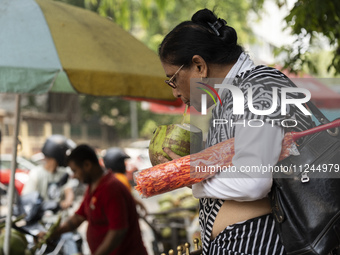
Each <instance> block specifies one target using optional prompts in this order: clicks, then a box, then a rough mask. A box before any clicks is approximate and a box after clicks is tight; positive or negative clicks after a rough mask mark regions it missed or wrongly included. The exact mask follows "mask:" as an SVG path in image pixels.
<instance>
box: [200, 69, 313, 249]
mask: <svg viewBox="0 0 340 255" xmlns="http://www.w3.org/2000/svg"><path fill="white" fill-rule="evenodd" d="M232 84H233V85H234V86H237V87H238V88H239V89H240V90H241V91H242V92H243V95H244V96H245V98H246V99H247V98H248V88H250V87H251V88H252V92H253V95H252V99H253V106H254V108H256V109H258V110H266V109H270V107H271V105H272V98H273V88H274V87H276V88H277V95H278V96H277V98H278V103H277V107H276V110H275V111H274V112H273V113H272V114H270V115H256V114H253V113H252V112H251V111H250V109H249V108H248V102H247V101H248V100H245V105H244V108H245V110H244V114H242V115H234V114H233V100H232V93H231V92H230V91H229V90H226V91H225V92H224V94H223V99H222V100H223V105H222V106H220V105H217V106H216V107H215V108H214V109H213V111H212V120H213V119H226V120H227V122H226V124H224V125H222V124H221V125H215V127H214V126H213V125H212V123H211V125H210V128H209V132H208V137H207V141H206V145H207V147H210V146H213V145H215V144H217V143H220V142H222V141H224V140H227V139H230V138H232V137H234V135H235V125H230V124H229V125H228V124H227V123H231V121H232V122H234V123H235V122H237V121H238V120H243V119H246V120H250V119H257V120H262V121H268V120H275V121H273V123H274V124H275V125H280V124H281V121H283V120H287V119H293V120H295V121H296V123H297V126H295V127H294V128H292V129H290V130H287V131H302V130H305V129H308V128H310V127H311V119H310V117H309V116H306V115H304V114H303V113H302V111H301V110H300V109H298V108H297V107H296V106H295V105H287V109H286V110H287V111H286V112H287V115H286V116H283V115H281V100H280V99H281V89H282V88H288V87H296V86H295V84H294V83H293V82H292V81H291V80H289V78H288V77H286V76H285V75H284V74H283V73H281V72H280V71H278V70H276V69H274V68H270V67H266V66H257V67H255V68H253V69H251V70H248V71H246V72H244V73H241V74H240V75H238V76H236V77H235V79H234V80H233V83H232ZM301 97H304V95H301V94H299V93H287V95H286V98H287V99H293V98H301ZM287 124H289V123H288V122H287ZM290 126H293V125H290ZM223 202H224V200H221V199H214V198H201V199H200V211H199V220H200V226H201V238H202V244H203V255H205V254H208V249H209V244H210V237H211V233H212V228H213V225H214V222H215V219H216V216H217V214H218V212H219V210H220V208H221V206H222V204H223Z"/></svg>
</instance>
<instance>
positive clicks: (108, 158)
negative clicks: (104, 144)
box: [103, 147, 130, 173]
mask: <svg viewBox="0 0 340 255" xmlns="http://www.w3.org/2000/svg"><path fill="white" fill-rule="evenodd" d="M127 158H130V157H129V156H128V155H127V154H126V153H125V152H124V151H123V150H122V149H120V148H117V147H112V148H109V149H107V150H106V152H105V155H104V157H103V160H104V165H105V167H106V168H107V169H111V170H112V171H113V172H118V173H125V171H126V168H125V162H124V161H125V159H127Z"/></svg>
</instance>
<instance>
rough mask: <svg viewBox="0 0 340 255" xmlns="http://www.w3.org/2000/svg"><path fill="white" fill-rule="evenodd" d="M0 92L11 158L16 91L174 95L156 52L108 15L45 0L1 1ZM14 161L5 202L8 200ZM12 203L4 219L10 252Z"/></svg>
mask: <svg viewBox="0 0 340 255" xmlns="http://www.w3.org/2000/svg"><path fill="white" fill-rule="evenodd" d="M0 24H1V26H0V93H15V94H16V115H15V118H16V122H15V132H14V139H13V158H14V159H15V158H16V154H17V151H16V147H17V146H16V142H17V135H18V130H19V115H20V94H42V93H46V92H49V91H51V92H70V93H74V92H78V93H82V94H89V95H95V96H129V97H135V98H145V99H150V100H164V101H167V100H169V101H172V100H174V98H173V96H172V93H171V89H170V88H167V87H166V86H164V85H163V80H164V77H163V69H162V66H161V64H160V61H159V59H158V57H157V55H156V54H155V53H154V52H152V51H151V50H150V49H148V48H147V47H146V46H145V45H144V44H142V43H141V42H139V41H138V40H137V39H135V38H134V37H133V36H131V35H130V34H129V33H128V32H126V31H124V30H123V29H121V28H120V27H119V26H117V25H116V24H114V23H113V22H112V21H110V20H109V19H106V18H103V17H100V16H99V15H97V14H95V13H93V12H90V11H88V10H84V9H81V8H77V7H74V6H71V5H67V4H64V3H61V2H53V1H49V0H37V1H34V0H3V1H2V2H1V5H0ZM15 164H16V162H15V161H13V162H12V167H11V169H12V173H11V180H10V184H9V192H8V196H9V199H8V203H9V204H12V202H13V192H14V174H15ZM11 216H12V208H9V213H8V214H7V219H6V235H5V254H8V253H9V239H10V223H11Z"/></svg>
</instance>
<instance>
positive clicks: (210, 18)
mask: <svg viewBox="0 0 340 255" xmlns="http://www.w3.org/2000/svg"><path fill="white" fill-rule="evenodd" d="M191 21H192V22H194V23H196V24H199V25H203V26H205V27H207V28H209V25H208V22H210V23H214V22H216V21H217V17H216V15H215V14H214V13H213V12H212V11H210V10H208V9H207V8H205V9H202V10H199V11H197V12H196V13H195V14H194V15H193V16H192V17H191Z"/></svg>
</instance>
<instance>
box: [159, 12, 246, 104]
mask: <svg viewBox="0 0 340 255" xmlns="http://www.w3.org/2000/svg"><path fill="white" fill-rule="evenodd" d="M242 52H243V49H242V47H241V46H240V45H238V44H237V33H236V31H235V30H234V29H233V28H232V27H230V26H228V25H227V23H226V21H225V20H223V19H220V18H217V17H216V15H215V14H214V13H213V12H212V11H210V10H208V9H203V10H199V11H198V12H196V13H195V14H194V15H193V16H192V18H191V21H184V22H182V23H180V24H179V25H177V26H176V27H175V28H174V29H173V30H172V31H171V32H170V33H168V34H167V35H166V36H165V38H164V40H163V42H162V43H161V45H160V46H159V50H158V53H159V57H160V60H161V62H162V65H163V68H164V70H165V73H166V75H167V76H168V77H169V78H171V77H172V76H173V75H174V74H175V73H176V71H178V72H177V74H176V75H175V76H174V77H173V78H172V83H170V84H169V83H168V84H169V85H170V86H171V85H175V86H171V87H173V93H174V96H175V97H181V99H182V100H183V102H184V103H186V104H190V103H193V102H190V78H206V77H210V78H221V77H213V76H214V75H216V74H218V71H217V70H223V69H225V68H224V67H226V66H231V65H233V64H234V63H235V62H236V61H237V59H238V57H239V56H240V54H241V53H242ZM223 78H224V77H223ZM192 105H193V104H192ZM193 106H195V105H193ZM195 108H196V106H195ZM196 109H197V108H196ZM197 110H198V109H197Z"/></svg>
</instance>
